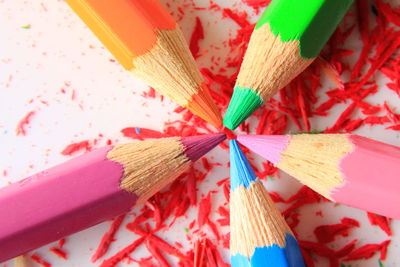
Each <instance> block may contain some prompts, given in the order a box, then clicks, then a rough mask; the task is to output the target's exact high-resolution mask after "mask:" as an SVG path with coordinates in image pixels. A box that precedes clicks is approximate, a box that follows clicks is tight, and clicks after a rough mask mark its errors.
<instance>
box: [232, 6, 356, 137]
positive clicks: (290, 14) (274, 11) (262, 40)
mask: <svg viewBox="0 0 400 267" xmlns="http://www.w3.org/2000/svg"><path fill="white" fill-rule="evenodd" d="M352 2H353V0H272V2H271V3H270V4H269V6H268V7H267V9H266V10H265V12H264V14H263V15H262V16H261V19H260V20H259V21H258V23H257V25H256V27H255V30H254V32H253V34H252V36H251V39H250V43H249V48H248V49H247V51H246V55H245V56H244V60H243V63H242V66H241V68H240V72H239V76H238V78H237V81H236V85H235V89H234V92H233V96H232V99H231V102H230V103H229V107H228V110H227V112H226V114H225V118H224V125H225V126H226V127H227V128H229V129H231V130H233V129H235V128H236V127H237V126H238V125H239V124H241V123H242V122H243V121H244V120H245V119H246V118H247V117H249V116H250V115H251V114H252V113H253V112H254V111H255V110H257V109H258V108H259V107H260V106H262V105H263V104H264V102H265V101H268V100H269V99H270V98H271V97H272V96H273V95H274V94H275V93H276V92H277V91H278V90H279V89H281V88H283V87H285V86H286V85H287V84H288V83H289V82H290V81H291V80H293V79H294V78H295V77H296V76H297V75H299V74H300V73H301V72H302V71H303V70H304V69H306V68H307V67H308V66H309V65H310V64H311V63H312V62H313V60H314V59H315V58H316V57H317V56H318V54H319V52H320V51H321V49H322V47H323V46H324V45H325V43H326V42H327V41H328V39H329V37H330V36H331V35H332V33H333V32H334V31H335V29H336V27H337V25H338V24H339V22H340V21H341V20H342V18H343V17H344V15H345V14H346V12H347V10H348V8H349V7H350V5H351V4H352Z"/></svg>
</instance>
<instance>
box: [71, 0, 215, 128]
mask: <svg viewBox="0 0 400 267" xmlns="http://www.w3.org/2000/svg"><path fill="white" fill-rule="evenodd" d="M66 2H67V3H68V4H69V5H70V7H71V8H72V9H73V10H74V11H75V12H76V13H77V14H78V15H79V17H80V18H81V19H82V20H83V21H84V22H85V23H86V25H87V26H88V27H89V28H90V29H91V30H92V31H93V33H94V34H95V35H96V36H97V37H98V38H99V39H100V41H101V42H102V43H103V44H104V45H105V46H106V47H107V48H108V50H109V51H110V52H111V53H112V54H113V55H114V57H115V58H116V59H117V60H118V61H119V63H121V65H122V66H123V67H124V68H125V69H126V70H128V71H130V72H131V73H132V74H133V75H134V76H136V77H137V78H139V79H141V80H142V81H144V82H145V83H147V84H148V85H149V86H151V87H153V88H155V89H156V90H158V91H159V92H160V93H162V94H164V95H166V96H168V97H170V98H171V99H172V100H174V101H175V102H176V103H178V104H179V105H181V106H184V107H186V108H188V109H189V110H190V111H192V112H193V113H194V114H196V115H198V116H200V117H201V118H203V119H204V120H206V121H208V122H210V123H211V124H213V125H214V126H215V127H218V128H219V127H220V126H221V125H222V118H221V115H220V112H219V110H218V108H217V107H216V105H215V103H214V102H213V99H212V97H211V95H210V92H209V90H208V87H207V85H206V83H205V80H204V78H203V76H202V75H201V73H200V71H199V70H198V68H197V66H196V62H195V60H194V58H193V56H192V54H191V53H190V50H189V47H188V45H187V43H186V41H185V38H184V36H183V34H182V32H181V30H180V28H179V25H178V24H177V23H176V21H175V20H174V19H173V18H172V16H171V15H170V14H169V13H168V11H167V10H165V9H164V7H163V6H162V5H161V4H160V3H159V2H158V1H157V0H103V1H98V0H66Z"/></svg>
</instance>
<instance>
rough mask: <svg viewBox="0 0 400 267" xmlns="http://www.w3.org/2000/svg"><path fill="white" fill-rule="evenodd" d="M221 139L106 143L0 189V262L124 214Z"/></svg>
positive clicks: (221, 138) (168, 181)
mask: <svg viewBox="0 0 400 267" xmlns="http://www.w3.org/2000/svg"><path fill="white" fill-rule="evenodd" d="M224 139H225V135H224V134H214V135H202V136H194V137H187V138H180V137H174V138H163V139H153V140H149V141H140V142H134V143H127V144H120V145H116V146H108V147H105V148H101V149H98V150H95V151H92V152H89V153H87V154H85V155H83V156H80V157H78V158H75V159H72V160H70V161H68V162H66V163H64V164H61V165H58V166H56V167H53V168H51V169H48V170H45V171H43V172H41V173H38V174H36V175H33V176H31V177H28V178H26V179H24V180H22V181H20V182H17V183H14V184H11V185H9V186H7V187H4V188H2V189H0V262H2V261H5V260H8V259H10V258H13V257H15V256H18V255H20V254H23V253H25V252H28V251H30V250H32V249H35V248H38V247H40V246H43V245H45V244H47V243H50V242H53V241H56V240H58V239H60V238H62V237H64V236H67V235H70V234H72V233H75V232H78V231H81V230H83V229H86V228H88V227H91V226H93V225H95V224H98V223H100V222H103V221H105V220H107V219H110V218H113V217H115V216H118V215H121V214H123V213H126V212H128V211H129V210H130V209H131V208H132V207H134V206H137V205H139V204H141V203H143V202H145V201H146V200H147V199H148V198H149V197H151V196H152V195H154V194H155V193H156V192H158V191H159V190H160V189H161V188H162V187H164V186H165V185H167V184H168V183H170V182H171V181H172V180H173V179H175V178H176V177H178V176H179V175H180V174H181V173H183V172H184V171H186V170H187V169H188V168H189V167H190V165H191V163H192V162H194V161H196V160H197V159H199V158H200V157H202V156H203V155H204V154H205V153H207V152H208V151H209V150H211V149H212V148H214V147H215V146H216V145H218V144H219V143H220V142H222V141H223V140H224Z"/></svg>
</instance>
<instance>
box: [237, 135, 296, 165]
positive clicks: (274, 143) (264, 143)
mask: <svg viewBox="0 0 400 267" xmlns="http://www.w3.org/2000/svg"><path fill="white" fill-rule="evenodd" d="M289 139H290V136H289V135H239V136H238V137H237V140H238V141H239V142H240V143H241V144H243V145H244V146H245V147H247V148H249V149H250V150H251V151H253V152H254V153H257V154H258V155H260V156H261V157H263V158H265V159H267V160H269V161H270V162H272V163H273V164H278V163H279V162H280V160H281V154H280V153H281V152H282V151H284V150H285V149H286V147H287V145H288V142H289Z"/></svg>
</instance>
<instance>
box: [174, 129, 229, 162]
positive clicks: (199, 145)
mask: <svg viewBox="0 0 400 267" xmlns="http://www.w3.org/2000/svg"><path fill="white" fill-rule="evenodd" d="M225 139H226V135H225V134H224V133H217V134H205V135H198V136H190V137H183V138H182V139H181V142H182V144H183V146H184V152H183V153H184V154H185V155H186V156H187V157H188V158H189V159H190V160H191V161H193V162H195V161H196V160H198V159H199V158H201V157H202V156H204V155H205V154H206V153H207V152H209V151H210V150H211V149H213V148H214V147H216V146H217V145H219V144H220V143H221V142H222V141H224V140H225Z"/></svg>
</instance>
